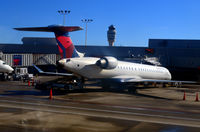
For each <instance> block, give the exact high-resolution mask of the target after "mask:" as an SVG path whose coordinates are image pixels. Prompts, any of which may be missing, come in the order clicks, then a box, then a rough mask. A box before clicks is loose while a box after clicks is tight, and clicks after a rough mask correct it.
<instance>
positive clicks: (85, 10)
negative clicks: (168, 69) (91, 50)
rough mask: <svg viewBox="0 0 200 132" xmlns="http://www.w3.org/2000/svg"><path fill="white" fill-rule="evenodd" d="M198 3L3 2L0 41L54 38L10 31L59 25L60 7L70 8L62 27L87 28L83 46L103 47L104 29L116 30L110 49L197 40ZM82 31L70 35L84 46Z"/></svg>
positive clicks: (199, 33) (114, 0)
mask: <svg viewBox="0 0 200 132" xmlns="http://www.w3.org/2000/svg"><path fill="white" fill-rule="evenodd" d="M199 7H200V1H199V0H4V1H3V0H2V1H1V8H0V17H1V19H0V43H22V42H21V38H22V37H54V36H53V34H52V33H35V32H19V31H15V30H13V29H12V28H14V27H26V26H47V25H51V24H62V22H63V16H61V15H59V14H58V13H57V11H58V10H60V9H66V10H71V13H70V14H69V15H67V16H66V25H73V26H81V27H84V24H83V23H82V22H81V19H83V18H89V19H93V20H94V21H93V22H92V23H89V24H88V41H87V44H88V45H102V46H103V45H108V42H107V34H106V32H107V30H108V26H110V25H111V24H113V25H115V27H116V30H117V35H116V42H115V45H117V46H119V45H121V46H147V45H148V39H149V38H167V39H200V8H199ZM84 33H85V32H84V31H77V32H72V33H71V37H72V41H73V42H74V43H75V44H79V45H81V44H82V45H83V44H84V40H85V36H84V35H85V34H84Z"/></svg>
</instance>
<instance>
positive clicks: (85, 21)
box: [81, 19, 93, 47]
mask: <svg viewBox="0 0 200 132" xmlns="http://www.w3.org/2000/svg"><path fill="white" fill-rule="evenodd" d="M81 21H82V22H83V23H85V47H86V44H87V24H88V23H90V22H92V21H93V20H92V19H82V20H81Z"/></svg>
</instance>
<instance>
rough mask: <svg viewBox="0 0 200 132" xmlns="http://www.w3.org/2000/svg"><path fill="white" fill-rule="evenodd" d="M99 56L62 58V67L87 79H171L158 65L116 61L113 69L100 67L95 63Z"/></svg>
mask: <svg viewBox="0 0 200 132" xmlns="http://www.w3.org/2000/svg"><path fill="white" fill-rule="evenodd" d="M98 60H99V58H95V57H82V58H70V59H62V60H60V61H59V62H60V63H61V64H62V65H63V68H64V69H66V70H69V71H72V72H73V73H75V74H78V75H80V76H83V77H85V78H89V79H101V78H136V79H137V78H138V79H160V80H171V74H170V72H169V71H168V70H167V69H166V68H164V67H160V66H152V65H145V64H138V63H131V62H125V61H118V65H117V66H116V67H115V68H113V69H102V68H100V67H99V66H97V65H96V62H97V61H98Z"/></svg>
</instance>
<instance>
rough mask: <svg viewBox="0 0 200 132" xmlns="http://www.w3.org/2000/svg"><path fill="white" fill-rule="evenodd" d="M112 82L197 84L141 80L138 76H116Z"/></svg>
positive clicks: (177, 81)
mask: <svg viewBox="0 0 200 132" xmlns="http://www.w3.org/2000/svg"><path fill="white" fill-rule="evenodd" d="M112 79H113V80H115V81H117V82H121V83H134V82H135V83H137V82H157V83H187V84H192V83H197V82H195V81H179V80H157V79H143V78H141V77H139V76H116V77H113V78H112Z"/></svg>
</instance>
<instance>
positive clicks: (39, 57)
mask: <svg viewBox="0 0 200 132" xmlns="http://www.w3.org/2000/svg"><path fill="white" fill-rule="evenodd" d="M22 42H23V44H0V51H1V52H3V55H2V59H3V60H4V61H5V62H6V63H7V64H9V65H11V66H12V67H14V68H15V67H28V68H29V70H30V72H32V71H33V70H32V69H33V68H32V64H36V65H40V66H41V67H42V66H43V67H44V68H45V70H48V71H54V70H55V65H56V62H57V61H58V60H59V59H60V55H59V51H58V48H57V44H56V40H55V39H54V38H32V37H25V38H22ZM75 46H76V49H77V50H78V51H79V52H82V53H85V56H93V57H102V56H114V57H116V58H117V59H119V60H125V61H132V62H137V63H150V62H151V61H148V58H149V60H150V58H156V60H158V61H159V63H160V64H161V65H162V66H164V67H166V68H168V69H169V70H170V72H171V73H172V77H173V79H176V80H177V79H178V80H199V79H200V40H178V39H177V40H176V39H149V44H148V47H122V46H87V47H85V46H82V45H76V44H75ZM155 64H156V63H155ZM157 64H158V63H157Z"/></svg>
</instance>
